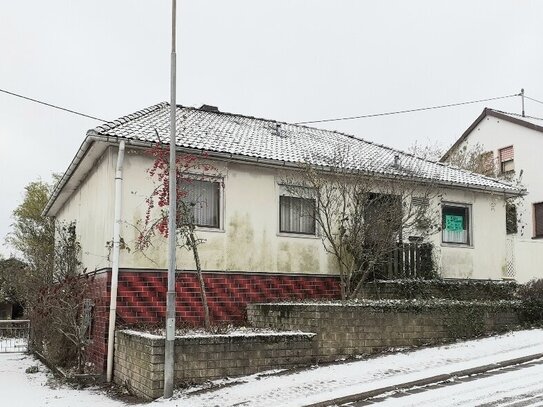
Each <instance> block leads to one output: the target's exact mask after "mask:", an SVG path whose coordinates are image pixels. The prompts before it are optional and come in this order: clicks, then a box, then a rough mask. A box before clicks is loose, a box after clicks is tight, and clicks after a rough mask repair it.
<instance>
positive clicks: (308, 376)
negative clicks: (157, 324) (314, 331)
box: [0, 329, 543, 407]
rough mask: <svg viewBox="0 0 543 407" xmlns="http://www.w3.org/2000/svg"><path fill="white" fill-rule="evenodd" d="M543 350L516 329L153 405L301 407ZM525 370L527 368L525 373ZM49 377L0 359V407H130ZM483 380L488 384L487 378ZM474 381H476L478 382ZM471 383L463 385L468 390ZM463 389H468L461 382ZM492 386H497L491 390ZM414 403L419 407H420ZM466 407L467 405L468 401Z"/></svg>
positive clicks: (534, 336)
mask: <svg viewBox="0 0 543 407" xmlns="http://www.w3.org/2000/svg"><path fill="white" fill-rule="evenodd" d="M542 352H543V330H541V329H536V330H529V331H517V332H512V333H509V334H506V335H501V336H496V337H489V338H484V339H480V340H475V341H468V342H462V343H457V344H452V345H447V346H441V347H433V348H426V349H419V350H415V351H411V352H402V353H396V354H390V355H386V356H381V357H376V358H373V359H367V360H358V361H354V362H349V363H338V364H335V365H329V366H321V367H314V368H311V369H307V370H301V371H297V372H293V373H288V372H286V373H281V374H276V375H262V374H261V375H252V376H247V377H243V378H238V379H232V380H223V381H222V383H225V384H230V386H226V387H223V388H219V389H217V390H213V391H211V390H209V391H206V392H195V390H197V389H192V390H191V389H186V390H181V391H177V392H176V393H175V397H174V399H171V400H163V399H159V400H158V401H157V402H155V403H153V406H156V407H174V406H179V407H181V406H183V407H184V406H191V407H192V406H194V407H197V406H205V407H213V406H219V407H227V406H234V405H237V406H244V407H247V406H259V407H260V406H262V407H265V406H274V407H276V406H304V405H307V404H311V403H315V402H318V401H324V400H329V399H333V398H336V397H341V396H345V395H350V394H354V393H360V392H363V391H367V390H372V389H375V388H380V387H385V386H390V385H394V384H399V383H404V382H408V381H412V380H417V379H421V378H425V377H428V376H433V375H437V374H442V373H450V372H452V371H455V370H460V369H467V368H472V367H476V366H481V365H486V364H490V363H495V362H498V361H504V360H507V359H513V358H517V357H521V356H527V355H532V354H535V353H542ZM32 365H39V366H40V372H38V373H36V374H27V373H25V369H26V368H27V367H29V366H32ZM527 369H528V368H526V369H523V370H526V371H528V370H527ZM530 369H531V368H530ZM533 374H534V375H539V377H541V374H543V372H542V371H541V370H537V369H534V373H533ZM50 377H51V376H50V373H47V370H46V368H45V367H43V365H41V363H39V362H37V361H36V360H35V359H34V358H33V357H32V356H27V355H23V354H0V405H2V406H4V405H6V406H9V407H19V406H25V407H26V406H33V407H34V406H38V407H39V406H60V407H67V406H70V407H71V406H106V407H108V406H116V407H120V406H124V405H125V404H124V403H123V402H121V401H119V400H112V399H110V398H108V396H107V395H106V394H105V393H104V392H103V391H101V390H96V389H94V390H92V389H85V390H74V389H72V388H70V387H68V386H64V385H62V386H56V387H53V388H51V387H49V386H48V385H47V381H48V379H49V378H50ZM498 377H499V375H498V376H497V377H496V379H495V380H497V382H492V381H489V382H488V385H487V389H486V390H485V391H482V393H481V394H484V393H491V392H493V391H499V389H500V386H501V385H502V382H500V380H499V378H498ZM521 377H522V375H521V376H519V379H518V380H521ZM489 379H491V378H489ZM481 380H485V381H486V380H487V379H486V378H485V379H481ZM515 380H516V379H515ZM476 382H477V383H479V380H477V381H476ZM473 383H475V382H473ZM468 384H469V383H466V385H468ZM523 384H524V383H523ZM458 386H464V384H461V385H458ZM473 386H474V387H473V388H474V389H475V388H476V387H477V385H475V384H474V385H473ZM493 386H494V387H496V388H495V389H494V390H493V389H492V388H493ZM454 387H455V386H452V387H451V390H449V391H450V392H455V390H454V389H453V388H454ZM519 387H520V384H519ZM435 391H437V390H435ZM463 393H464V392H463ZM467 393H468V391H467V390H466V394H467ZM421 394H425V393H421ZM436 397H441V396H439V395H438V396H436ZM443 397H449V396H447V395H445V396H443ZM401 400H403V398H401V399H398V401H401ZM432 400H434V404H432V403H431V402H428V403H429V404H427V405H441V404H435V399H432ZM414 404H418V402H417V403H414ZM452 405H455V404H452ZM457 405H466V403H465V404H462V400H460V401H459V404H457ZM467 405H470V403H469V402H468V403H467Z"/></svg>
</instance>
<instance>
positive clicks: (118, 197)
mask: <svg viewBox="0 0 543 407" xmlns="http://www.w3.org/2000/svg"><path fill="white" fill-rule="evenodd" d="M124 148H125V141H124V140H121V142H120V143H119V153H118V155H117V168H116V171H115V217H114V223H113V262H112V267H111V297H110V302H109V327H108V337H107V369H106V372H107V373H106V378H107V381H108V382H111V380H112V378H113V350H114V345H115V323H116V319H117V286H118V283H119V257H120V251H121V249H120V244H121V223H122V213H121V209H122V193H123V161H124Z"/></svg>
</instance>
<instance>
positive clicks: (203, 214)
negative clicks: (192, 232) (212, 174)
mask: <svg viewBox="0 0 543 407" xmlns="http://www.w3.org/2000/svg"><path fill="white" fill-rule="evenodd" d="M181 182H182V183H183V191H184V193H185V196H183V197H182V198H181V200H182V201H183V203H184V204H185V205H187V207H189V208H190V209H189V210H190V211H191V214H192V216H193V221H194V224H195V225H196V226H200V227H206V228H216V229H219V228H220V221H219V218H220V200H221V184H220V182H218V181H205V180H195V179H190V180H183V181H181Z"/></svg>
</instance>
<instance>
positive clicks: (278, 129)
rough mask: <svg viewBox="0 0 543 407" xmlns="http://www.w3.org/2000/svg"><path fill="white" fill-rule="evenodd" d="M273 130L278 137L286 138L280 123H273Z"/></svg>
mask: <svg viewBox="0 0 543 407" xmlns="http://www.w3.org/2000/svg"><path fill="white" fill-rule="evenodd" d="M275 132H276V133H277V135H278V136H279V137H282V138H286V137H287V135H286V134H285V132H284V131H283V128H282V127H281V123H275Z"/></svg>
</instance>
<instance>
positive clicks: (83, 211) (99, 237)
mask: <svg viewBox="0 0 543 407" xmlns="http://www.w3.org/2000/svg"><path fill="white" fill-rule="evenodd" d="M116 159H117V155H116V150H115V149H113V148H109V149H107V150H106V151H105V152H104V154H103V155H102V156H101V158H100V159H99V160H98V161H97V162H96V163H95V165H94V166H93V168H92V170H91V171H90V173H89V174H88V175H87V177H86V178H85V179H84V180H83V182H82V183H81V184H80V185H79V187H78V188H77V189H76V190H75V191H74V192H73V193H72V195H71V196H70V198H69V199H68V200H67V201H66V203H65V204H64V205H63V206H62V208H61V209H60V210H59V212H58V213H57V215H56V219H57V220H58V221H60V222H67V223H68V222H72V221H75V222H76V233H77V236H78V239H79V242H80V243H81V247H82V253H81V254H82V263H83V265H84V267H86V268H87V271H93V270H98V269H101V268H104V267H110V265H111V263H110V261H109V260H108V258H107V257H108V250H107V249H106V242H108V241H111V240H112V236H113V197H114V178H115V162H116Z"/></svg>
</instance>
